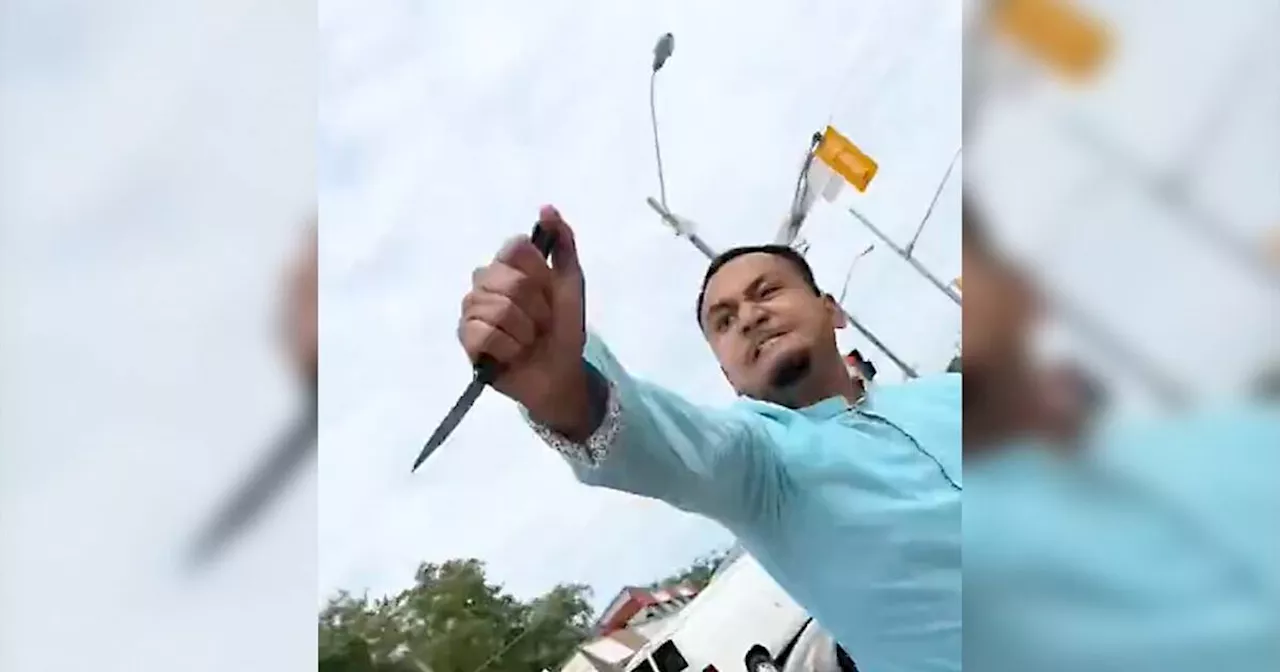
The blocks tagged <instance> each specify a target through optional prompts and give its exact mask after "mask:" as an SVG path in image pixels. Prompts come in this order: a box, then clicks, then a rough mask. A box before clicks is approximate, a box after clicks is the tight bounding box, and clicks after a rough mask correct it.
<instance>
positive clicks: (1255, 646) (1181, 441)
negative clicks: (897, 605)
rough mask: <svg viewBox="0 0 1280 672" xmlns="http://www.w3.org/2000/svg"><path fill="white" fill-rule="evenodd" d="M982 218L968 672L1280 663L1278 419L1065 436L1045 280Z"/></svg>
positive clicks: (1168, 422) (968, 366) (1238, 671)
mask: <svg viewBox="0 0 1280 672" xmlns="http://www.w3.org/2000/svg"><path fill="white" fill-rule="evenodd" d="M965 209H966V210H967V211H968V212H966V213H965V220H964V227H965V228H964V272H965V280H966V292H965V316H964V317H965V319H964V358H965V362H964V367H965V379H964V382H965V391H964V406H965V410H964V433H965V441H964V450H965V462H964V463H965V474H966V476H967V477H968V478H969V484H970V490H969V495H968V497H967V499H966V501H965V510H964V580H965V586H964V587H965V597H964V599H965V631H964V654H965V662H966V663H967V664H968V666H969V668H970V669H973V670H983V671H984V672H1022V671H1025V670H1036V671H1037V672H1058V671H1061V672H1068V671H1076V670H1094V671H1101V670H1123V671H1124V672H1148V671H1150V672H1182V671H1186V672H1191V671H1193V670H1195V671H1202V670H1209V669H1217V670H1231V671H1232V672H1253V671H1255V670H1256V671H1258V672H1261V671H1262V670H1275V669H1280V668H1277V664H1278V662H1280V564H1278V563H1276V562H1275V558H1277V557H1280V534H1277V533H1276V525H1277V521H1280V496H1278V494H1277V493H1280V489H1277V488H1276V487H1275V482H1274V476H1275V474H1276V473H1280V451H1278V450H1276V447H1277V446H1280V417H1278V416H1277V414H1276V412H1275V409H1274V408H1272V409H1267V408H1260V407H1254V408H1248V407H1245V408H1232V409H1226V410H1222V411H1214V412H1205V411H1202V412H1198V413H1196V414H1195V415H1193V416H1189V417H1185V418H1178V419H1164V420H1161V421H1159V422H1154V423H1149V424H1138V425H1128V426H1125V425H1120V424H1118V423H1117V424H1115V425H1114V426H1099V427H1096V428H1088V427H1083V428H1081V427H1075V428H1074V429H1073V430H1072V431H1068V432H1063V431H1062V429H1063V425H1062V424H1061V423H1060V422H1059V421H1058V420H1057V418H1060V417H1062V414H1060V413H1057V412H1055V409H1057V408H1075V406H1073V405H1072V404H1073V403H1075V402H1072V403H1071V404H1059V403H1057V402H1055V398H1056V397H1057V396H1058V393H1057V392H1056V391H1054V390H1053V389H1049V388H1052V387H1053V386H1054V384H1053V383H1052V380H1053V378H1052V377H1051V376H1045V375H1043V373H1042V372H1039V371H1038V368H1037V367H1036V365H1035V364H1034V362H1033V358H1032V357H1031V355H1030V352H1031V348H1030V343H1031V332H1032V328H1033V327H1034V325H1035V324H1036V322H1037V320H1038V319H1039V315H1040V311H1041V305H1040V298H1039V296H1038V295H1037V291H1036V287H1035V285H1034V283H1033V282H1032V281H1031V280H1030V278H1028V277H1027V276H1025V275H1024V274H1023V272H1022V271H1021V269H1020V268H1018V267H1017V265H1015V264H1014V263H1011V261H1010V260H1009V259H1007V258H1005V257H1004V256H1002V255H1001V254H1000V253H999V251H998V249H997V246H996V245H995V244H994V242H993V241H991V240H988V238H987V235H988V233H987V232H986V231H985V230H984V229H983V228H982V227H981V226H980V225H978V221H977V219H976V218H975V214H976V213H974V212H972V211H970V204H967V203H966V206H965ZM1046 386H1047V387H1046ZM1086 392H1087V390H1086ZM1094 400H1095V397H1094V395H1092V394H1088V393H1086V394H1084V395H1082V396H1081V405H1080V406H1079V408H1082V409H1084V411H1085V415H1088V414H1089V409H1090V408H1091V405H1092V402H1093V401H1094ZM1067 415H1068V416H1070V415H1071V414H1070V413H1068V414H1067ZM1067 444H1075V447H1074V449H1073V450H1067V451H1064V450H1061V449H1060V448H1061V447H1062V446H1063V445H1067Z"/></svg>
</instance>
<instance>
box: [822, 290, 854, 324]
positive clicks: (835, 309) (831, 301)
mask: <svg viewBox="0 0 1280 672" xmlns="http://www.w3.org/2000/svg"><path fill="white" fill-rule="evenodd" d="M822 303H823V304H824V305H826V307H827V312H828V313H829V316H830V318H831V324H832V326H834V327H835V328H836V329H844V328H845V327H847V326H849V320H848V317H847V316H846V315H845V314H844V308H841V307H840V304H839V303H836V297H834V296H831V295H830V294H823V295H822Z"/></svg>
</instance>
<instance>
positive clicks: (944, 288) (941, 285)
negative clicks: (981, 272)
mask: <svg viewBox="0 0 1280 672" xmlns="http://www.w3.org/2000/svg"><path fill="white" fill-rule="evenodd" d="M849 213H850V214H852V215H853V216H854V217H857V218H858V221H860V222H862V225H863V226H865V227H867V229H868V230H869V231H871V233H874V234H875V235H876V237H877V238H879V239H880V240H881V242H883V243H884V244H885V245H886V246H887V247H888V248H889V249H891V250H893V252H894V254H897V255H898V256H899V257H902V260H903V261H905V262H907V263H908V264H910V265H911V267H912V268H914V269H916V272H918V273H919V274H920V275H922V276H924V278H925V279H926V280H928V281H929V282H931V283H933V286H934V287H937V288H938V291H940V292H942V293H943V294H946V295H947V298H949V299H951V301H952V302H954V303H955V304H956V305H957V306H959V305H961V303H960V295H959V294H957V293H956V290H954V289H952V288H951V286H950V285H948V284H947V283H945V282H943V281H941V280H939V279H938V278H937V276H935V275H934V274H932V273H930V272H929V269H927V268H925V267H924V264H922V263H920V260H919V259H916V258H915V257H913V256H911V254H910V253H909V252H907V251H906V250H904V249H902V248H901V247H898V246H897V245H896V244H895V243H894V242H893V241H892V240H890V239H889V236H886V235H884V232H883V231H881V230H880V229H878V228H876V225H875V224H872V223H871V220H869V219H867V218H866V216H864V215H863V214H862V213H861V212H858V211H857V210H856V209H854V208H849Z"/></svg>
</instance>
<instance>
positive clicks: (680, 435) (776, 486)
mask: <svg viewBox="0 0 1280 672" xmlns="http://www.w3.org/2000/svg"><path fill="white" fill-rule="evenodd" d="M584 359H585V360H586V362H587V364H588V365H589V367H590V369H591V372H592V375H594V376H596V381H595V385H594V387H595V388H596V390H597V394H598V395H600V396H605V397H606V398H605V399H597V401H600V402H602V403H603V405H604V407H605V409H606V410H605V412H604V414H603V416H604V420H603V422H602V423H601V424H600V426H599V427H598V428H597V429H596V430H595V432H594V433H593V434H592V436H591V437H589V438H588V439H587V440H586V441H584V442H582V443H573V442H571V441H569V440H568V439H566V438H565V437H563V436H559V435H557V434H556V433H555V432H553V431H552V430H550V429H548V428H546V427H542V426H539V425H538V424H537V423H534V422H533V421H532V420H530V424H531V425H532V426H533V428H534V430H535V432H537V434H538V435H539V436H540V437H541V438H542V439H543V440H544V441H545V442H546V443H547V444H548V445H550V446H552V447H553V448H555V449H556V450H557V451H559V452H560V453H561V454H562V455H563V456H564V457H565V458H566V460H567V461H568V462H569V464H570V465H571V466H572V468H573V470H574V474H575V475H576V476H577V478H578V480H580V481H582V482H583V483H586V484H588V485H594V486H601V487H606V488H610V489H613V490H620V491H623V492H629V493H633V494H637V495H642V496H646V497H652V498H655V499H660V500H663V501H665V502H667V503H669V504H671V505H673V506H675V507H677V508H679V509H682V510H685V511H689V512H693V513H700V514H703V515H706V516H708V517H710V518H713V519H715V520H717V521H719V522H721V523H722V524H725V525H726V526H730V527H735V526H737V524H741V523H748V522H755V521H758V520H759V519H760V518H761V517H763V516H770V515H771V514H773V513H776V511H777V507H778V505H779V502H780V499H781V497H782V496H783V492H782V483H783V478H782V468H781V466H780V463H779V461H778V460H777V459H776V452H775V450H774V448H773V445H772V441H771V439H770V437H769V433H768V431H767V430H766V429H765V428H764V427H763V425H762V420H761V419H760V418H759V417H756V416H752V415H751V414H750V413H748V412H743V411H740V410H737V409H730V410H713V409H708V408H704V407H702V406H698V405H695V404H692V403H690V402H688V401H686V400H685V399H683V398H681V397H680V396H679V395H677V394H675V393H673V392H671V391H669V390H666V389H663V388H662V387H659V386H657V385H654V384H652V383H648V382H645V381H642V380H638V379H636V378H633V377H632V376H631V375H629V374H628V373H627V371H626V370H625V369H624V368H623V367H622V365H621V364H619V363H618V361H617V360H616V359H615V358H614V356H613V354H612V353H611V352H610V351H609V349H608V348H607V347H606V346H605V345H604V343H603V342H602V341H600V339H599V338H597V337H596V336H594V335H589V336H588V339H587V345H586V348H585V350H584ZM526 418H528V415H527V414H526Z"/></svg>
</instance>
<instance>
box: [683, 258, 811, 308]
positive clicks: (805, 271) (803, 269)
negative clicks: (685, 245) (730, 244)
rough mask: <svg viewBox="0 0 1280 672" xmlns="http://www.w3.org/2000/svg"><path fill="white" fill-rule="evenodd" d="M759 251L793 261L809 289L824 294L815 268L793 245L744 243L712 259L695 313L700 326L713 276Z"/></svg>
mask: <svg viewBox="0 0 1280 672" xmlns="http://www.w3.org/2000/svg"><path fill="white" fill-rule="evenodd" d="M757 252H759V253H763V254H772V255H774V256H778V257H782V258H783V259H786V260H787V261H789V262H791V264H792V265H793V266H795V267H796V270H797V271H800V277H801V278H803V279H804V283H805V284H806V285H808V286H809V289H811V290H813V293H814V294H817V295H818V296H822V290H821V289H818V281H817V280H816V279H814V277H813V269H812V268H810V266H809V262H808V261H805V258H804V255H802V254H800V253H799V252H797V251H795V250H794V249H792V248H791V247H789V246H787V245H744V246H742V247H735V248H732V249H729V250H726V251H724V252H721V253H720V255H719V256H717V257H716V258H715V259H712V260H711V265H710V266H708V267H707V274H706V275H705V276H703V277H702V289H701V290H699V291H698V305H697V312H696V313H695V315H694V316H695V317H696V318H697V319H698V325H699V326H701V325H702V304H703V302H704V301H706V298H707V285H708V284H709V283H710V282H711V278H713V277H715V274H716V273H717V272H718V271H719V270H720V269H721V268H723V267H724V265H725V264H727V263H729V262H731V261H733V260H734V259H737V258H738V257H741V256H743V255H746V254H755V253H757Z"/></svg>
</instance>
